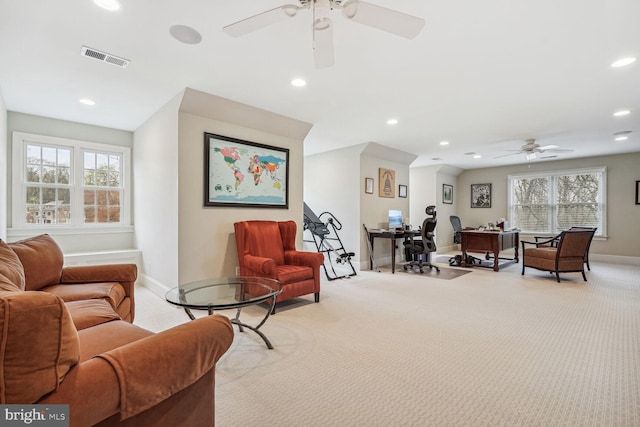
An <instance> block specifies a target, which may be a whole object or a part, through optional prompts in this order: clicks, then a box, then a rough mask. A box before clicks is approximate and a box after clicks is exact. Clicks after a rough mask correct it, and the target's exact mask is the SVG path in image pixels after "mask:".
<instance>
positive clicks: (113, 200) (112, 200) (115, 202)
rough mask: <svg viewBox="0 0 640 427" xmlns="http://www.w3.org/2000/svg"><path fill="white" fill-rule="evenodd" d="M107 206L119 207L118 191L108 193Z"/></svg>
mask: <svg viewBox="0 0 640 427" xmlns="http://www.w3.org/2000/svg"><path fill="white" fill-rule="evenodd" d="M109 206H120V192H119V191H109Z"/></svg>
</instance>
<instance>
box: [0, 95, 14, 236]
mask: <svg viewBox="0 0 640 427" xmlns="http://www.w3.org/2000/svg"><path fill="white" fill-rule="evenodd" d="M8 140H9V135H8V133H7V109H6V107H5V104H4V98H3V97H2V88H0V153H1V154H0V239H2V240H7V210H8V207H7V203H8V201H7V192H8V185H9V177H10V175H9V168H8V167H7V164H8V159H10V158H11V157H10V156H9V147H8V142H7V141H8ZM2 154H4V155H2Z"/></svg>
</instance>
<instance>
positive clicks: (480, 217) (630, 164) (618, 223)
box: [454, 153, 640, 257]
mask: <svg viewBox="0 0 640 427" xmlns="http://www.w3.org/2000/svg"><path fill="white" fill-rule="evenodd" d="M639 164H640V153H627V154H620V155H615V156H603V157H586V158H582V159H572V160H557V161H552V162H532V163H531V164H530V165H527V164H522V165H510V166H503V167H497V168H485V169H472V170H466V171H464V172H462V173H461V174H460V176H459V177H458V186H457V187H458V189H459V191H457V192H455V191H454V205H455V206H457V209H456V210H457V212H458V215H459V216H460V218H461V219H462V225H463V226H477V225H480V224H486V223H488V222H494V221H495V220H496V219H498V218H502V217H504V218H506V217H507V214H508V206H507V175H509V174H516V173H526V172H531V173H533V172H544V171H555V170H565V169H579V168H588V167H599V166H606V168H607V235H608V236H607V238H606V239H604V240H600V239H597V238H596V239H594V241H593V243H592V244H591V250H590V252H591V254H602V255H616V256H626V257H640V244H638V236H640V205H636V204H635V181H636V180H640V167H638V165H639ZM480 183H491V184H492V197H491V208H474V209H472V208H471V202H470V197H471V196H470V191H471V184H480ZM523 237H525V238H526V236H523Z"/></svg>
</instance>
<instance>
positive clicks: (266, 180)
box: [204, 132, 289, 209]
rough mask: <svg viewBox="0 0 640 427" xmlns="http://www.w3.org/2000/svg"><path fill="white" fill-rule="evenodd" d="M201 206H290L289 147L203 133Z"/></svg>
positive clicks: (282, 207) (281, 207)
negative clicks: (202, 198)
mask: <svg viewBox="0 0 640 427" xmlns="http://www.w3.org/2000/svg"><path fill="white" fill-rule="evenodd" d="M204 206H220V207H251V208H279V209H288V208H289V149H288V148H279V147H274V146H271V145H266V144H261V143H258V142H253V141H246V140H242V139H237V138H232V137H228V136H224V135H217V134H214V133H209V132H205V133H204Z"/></svg>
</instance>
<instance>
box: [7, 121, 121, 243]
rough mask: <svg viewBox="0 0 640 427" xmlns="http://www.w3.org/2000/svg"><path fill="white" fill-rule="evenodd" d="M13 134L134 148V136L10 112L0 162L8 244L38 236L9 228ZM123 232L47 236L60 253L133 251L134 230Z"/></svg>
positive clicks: (36, 231)
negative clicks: (2, 162)
mask: <svg viewBox="0 0 640 427" xmlns="http://www.w3.org/2000/svg"><path fill="white" fill-rule="evenodd" d="M13 132H26V133H32V134H37V135H48V136H55V137H60V138H68V139H75V140H80V141H88V142H97V143H103V144H111V145H118V146H123V147H132V145H133V134H132V133H131V132H128V131H124V130H118V129H110V128H105V127H100V126H92V125H87V124H83V123H75V122H69V121H65V120H58V119H52V118H48V117H41V116H34V115H31V114H24V113H17V112H13V111H9V112H8V114H7V132H4V133H3V134H4V135H7V150H5V151H6V153H7V157H6V159H3V160H6V161H7V162H8V163H7V168H6V170H7V174H8V176H7V182H8V192H9V194H7V197H6V203H7V207H6V209H3V212H6V213H7V227H9V228H8V230H7V235H8V239H9V240H11V241H14V240H19V239H23V238H26V237H29V236H33V235H35V234H39V233H40V232H41V231H39V230H33V229H21V230H17V229H12V228H11V227H12V218H11V191H12V189H13V186H12V183H11V163H10V161H9V160H8V159H11V158H12V149H11V148H12V147H11V140H12V136H11V135H12V134H13ZM3 170H5V169H3ZM122 230H124V231H121V232H117V233H89V234H88V233H86V232H83V233H77V232H75V231H73V230H72V231H63V230H55V229H51V228H47V229H46V232H47V233H49V234H50V235H51V236H52V237H53V238H54V239H55V240H56V242H57V243H58V244H59V245H60V247H61V248H62V250H63V252H65V253H72V252H96V251H109V250H117V249H130V248H133V247H134V242H133V239H134V236H133V227H129V228H127V227H124V228H123V229H122Z"/></svg>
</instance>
